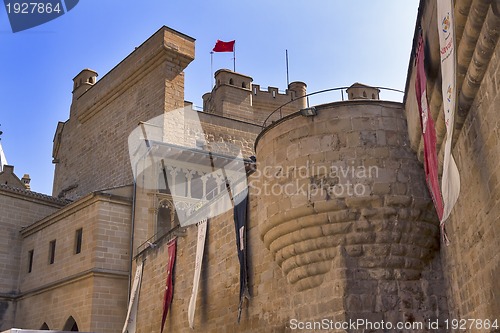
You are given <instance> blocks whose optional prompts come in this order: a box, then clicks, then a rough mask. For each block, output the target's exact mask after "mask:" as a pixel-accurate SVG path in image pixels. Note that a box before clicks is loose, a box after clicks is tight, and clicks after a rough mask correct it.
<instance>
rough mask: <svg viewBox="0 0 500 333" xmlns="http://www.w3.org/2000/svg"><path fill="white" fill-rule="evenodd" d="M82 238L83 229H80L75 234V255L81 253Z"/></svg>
mask: <svg viewBox="0 0 500 333" xmlns="http://www.w3.org/2000/svg"><path fill="white" fill-rule="evenodd" d="M82 237H83V229H82V228H80V229H78V230H77V231H76V232H75V254H78V253H80V252H82Z"/></svg>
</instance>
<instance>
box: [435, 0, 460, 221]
mask: <svg viewBox="0 0 500 333" xmlns="http://www.w3.org/2000/svg"><path fill="white" fill-rule="evenodd" d="M437 21H438V31H439V48H440V53H441V76H442V93H443V109H444V120H445V124H446V142H445V143H444V145H445V146H444V156H443V177H442V179H441V191H442V193H443V203H444V208H443V215H442V217H441V224H443V223H444V222H445V221H446V219H447V218H448V216H449V215H450V213H451V210H452V209H453V206H454V205H455V203H456V202H457V199H458V195H459V194H460V174H459V173H458V168H457V164H456V163H455V159H454V158H453V155H452V154H451V144H452V141H453V126H454V124H455V108H456V96H457V89H456V66H457V62H456V45H455V26H454V19H453V0H437Z"/></svg>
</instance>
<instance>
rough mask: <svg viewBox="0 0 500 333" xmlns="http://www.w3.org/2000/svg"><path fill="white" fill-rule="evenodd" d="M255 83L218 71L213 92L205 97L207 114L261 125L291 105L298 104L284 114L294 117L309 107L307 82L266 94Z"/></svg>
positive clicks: (293, 84)
mask: <svg viewBox="0 0 500 333" xmlns="http://www.w3.org/2000/svg"><path fill="white" fill-rule="evenodd" d="M252 81H253V79H252V78H251V77H250V76H246V75H244V74H240V73H236V72H233V71H231V70H228V69H220V70H218V71H216V72H215V86H214V88H213V89H212V92H210V93H206V94H204V95H203V110H204V111H205V112H207V113H214V114H218V115H221V116H224V117H228V118H232V119H238V120H243V121H247V122H251V123H255V124H259V125H260V124H262V122H263V121H264V120H265V119H266V118H267V116H268V115H269V114H271V113H272V112H273V111H274V110H276V109H277V108H279V107H280V106H282V105H284V104H286V103H289V102H290V101H293V100H296V101H295V102H293V103H290V104H288V105H287V106H286V107H284V108H283V110H282V113H285V114H289V113H293V112H296V111H298V110H300V109H301V108H304V107H305V105H306V100H305V99H304V98H301V97H303V96H305V95H306V87H307V86H306V84H305V83H303V82H298V81H297V82H292V83H290V84H289V85H288V88H287V89H286V90H285V91H284V92H283V91H280V90H279V88H277V87H267V90H262V89H261V86H260V85H258V84H252Z"/></svg>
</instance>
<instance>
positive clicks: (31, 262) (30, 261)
mask: <svg viewBox="0 0 500 333" xmlns="http://www.w3.org/2000/svg"><path fill="white" fill-rule="evenodd" d="M33 254H34V250H30V251H29V252H28V273H31V271H32V270H33Z"/></svg>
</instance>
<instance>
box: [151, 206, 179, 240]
mask: <svg viewBox="0 0 500 333" xmlns="http://www.w3.org/2000/svg"><path fill="white" fill-rule="evenodd" d="M178 224H179V218H178V217H177V214H176V211H175V208H174V207H173V206H172V205H171V204H170V203H168V202H161V203H160V207H159V208H158V215H157V231H156V232H157V233H159V234H162V235H164V234H166V233H167V232H169V231H170V230H172V229H173V228H174V227H175V226H177V225H178Z"/></svg>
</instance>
